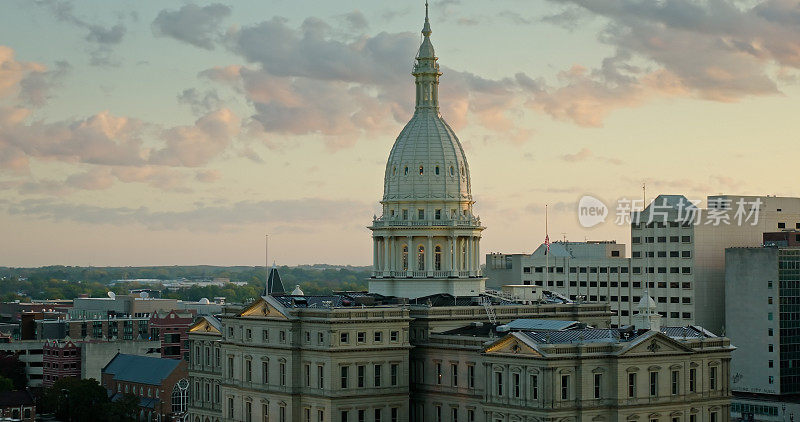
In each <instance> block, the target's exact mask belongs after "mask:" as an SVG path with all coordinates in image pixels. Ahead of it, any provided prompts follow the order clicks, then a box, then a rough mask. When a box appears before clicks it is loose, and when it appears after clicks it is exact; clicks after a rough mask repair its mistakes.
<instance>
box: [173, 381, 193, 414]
mask: <svg viewBox="0 0 800 422" xmlns="http://www.w3.org/2000/svg"><path fill="white" fill-rule="evenodd" d="M188 400H189V381H187V380H186V378H183V379H181V380H180V381H178V382H176V383H175V387H173V388H172V413H173V414H176V415H179V414H183V413H186V404H187V402H188Z"/></svg>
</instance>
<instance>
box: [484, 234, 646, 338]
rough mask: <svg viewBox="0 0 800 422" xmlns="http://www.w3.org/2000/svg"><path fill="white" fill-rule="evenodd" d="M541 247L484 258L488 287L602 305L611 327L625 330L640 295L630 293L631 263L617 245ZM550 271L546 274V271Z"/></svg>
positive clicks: (584, 244) (591, 243)
mask: <svg viewBox="0 0 800 422" xmlns="http://www.w3.org/2000/svg"><path fill="white" fill-rule="evenodd" d="M547 249H548V248H547V246H546V245H544V244H542V245H540V246H539V247H538V248H536V250H535V251H534V252H533V253H532V254H502V253H490V254H487V255H486V267H485V274H486V277H487V280H486V286H487V287H491V288H493V289H498V290H499V289H502V286H504V285H508V284H514V285H532V286H543V288H544V289H546V290H549V291H552V292H557V293H558V294H561V295H563V296H564V297H567V298H569V299H570V300H573V301H584V302H602V303H608V304H610V305H611V310H612V311H614V312H615V313H616V315H614V317H612V324H613V325H614V326H622V325H629V324H631V323H632V321H633V320H632V318H633V315H634V313H635V308H636V304H637V303H638V302H639V299H640V296H641V294H642V293H641V292H637V294H634V293H633V283H632V279H631V260H630V259H629V258H626V251H625V245H624V244H619V243H616V242H615V241H587V242H566V241H564V242H562V241H556V242H553V243H551V244H550V251H549V253H546V252H547ZM547 268H549V269H550V270H549V272H548V271H547Z"/></svg>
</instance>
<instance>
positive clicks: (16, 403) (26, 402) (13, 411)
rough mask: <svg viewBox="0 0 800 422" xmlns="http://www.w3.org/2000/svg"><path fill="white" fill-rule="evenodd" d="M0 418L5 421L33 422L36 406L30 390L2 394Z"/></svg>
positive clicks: (0, 397)
mask: <svg viewBox="0 0 800 422" xmlns="http://www.w3.org/2000/svg"><path fill="white" fill-rule="evenodd" d="M0 417H2V418H3V419H4V420H6V419H7V420H15V421H22V422H33V421H34V420H35V419H36V404H35V402H34V400H33V395H31V393H30V392H29V391H28V390H20V391H3V392H0Z"/></svg>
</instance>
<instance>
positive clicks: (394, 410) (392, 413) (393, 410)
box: [389, 407, 398, 422]
mask: <svg viewBox="0 0 800 422" xmlns="http://www.w3.org/2000/svg"><path fill="white" fill-rule="evenodd" d="M397 413H398V411H397V408H396V407H393V408H391V409H390V410H389V415H390V418H391V422H397Z"/></svg>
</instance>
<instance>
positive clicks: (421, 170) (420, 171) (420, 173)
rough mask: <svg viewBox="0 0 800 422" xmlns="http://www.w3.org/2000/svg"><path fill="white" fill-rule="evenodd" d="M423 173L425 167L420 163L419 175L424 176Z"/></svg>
mask: <svg viewBox="0 0 800 422" xmlns="http://www.w3.org/2000/svg"><path fill="white" fill-rule="evenodd" d="M422 173H423V168H422V165H420V166H419V175H420V176H422Z"/></svg>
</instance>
